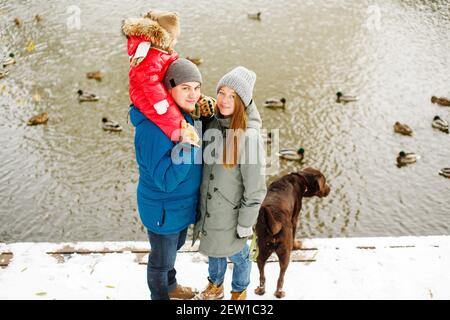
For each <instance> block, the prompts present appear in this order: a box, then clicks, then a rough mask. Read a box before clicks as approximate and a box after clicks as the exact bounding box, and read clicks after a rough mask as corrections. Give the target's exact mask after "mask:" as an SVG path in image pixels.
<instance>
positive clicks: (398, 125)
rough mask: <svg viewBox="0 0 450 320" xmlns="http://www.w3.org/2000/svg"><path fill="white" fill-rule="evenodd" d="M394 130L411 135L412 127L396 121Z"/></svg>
mask: <svg viewBox="0 0 450 320" xmlns="http://www.w3.org/2000/svg"><path fill="white" fill-rule="evenodd" d="M394 131H395V132H397V133H400V134H403V135H405V136H412V134H413V131H412V129H411V128H410V127H409V126H408V125H406V124H402V123H400V122H398V121H397V122H396V123H395V124H394Z"/></svg>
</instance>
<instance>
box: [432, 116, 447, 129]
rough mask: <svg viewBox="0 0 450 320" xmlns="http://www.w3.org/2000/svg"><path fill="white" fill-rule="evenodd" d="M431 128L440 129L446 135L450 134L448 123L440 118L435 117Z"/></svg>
mask: <svg viewBox="0 0 450 320" xmlns="http://www.w3.org/2000/svg"><path fill="white" fill-rule="evenodd" d="M431 126H432V127H433V128H435V129H439V130H441V131H443V132H445V133H448V122H447V121H445V120H443V119H441V117H439V116H435V117H434V118H433V122H432V123H431Z"/></svg>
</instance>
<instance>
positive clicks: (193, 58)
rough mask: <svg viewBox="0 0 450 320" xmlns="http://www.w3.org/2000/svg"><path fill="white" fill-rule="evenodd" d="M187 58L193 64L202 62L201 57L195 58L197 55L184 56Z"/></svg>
mask: <svg viewBox="0 0 450 320" xmlns="http://www.w3.org/2000/svg"><path fill="white" fill-rule="evenodd" d="M186 59H187V60H189V61H190V62H192V63H193V64H195V65H197V66H198V65H200V64H202V63H203V59H202V58H197V57H186Z"/></svg>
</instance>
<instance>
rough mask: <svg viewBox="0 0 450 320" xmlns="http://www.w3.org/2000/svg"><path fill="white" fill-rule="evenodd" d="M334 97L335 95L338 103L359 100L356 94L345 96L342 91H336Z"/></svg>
mask: <svg viewBox="0 0 450 320" xmlns="http://www.w3.org/2000/svg"><path fill="white" fill-rule="evenodd" d="M336 97H337V99H336V102H338V103H347V102H354V101H358V100H359V98H358V97H356V96H348V95H346V96H345V95H344V94H343V93H342V92H338V93H336Z"/></svg>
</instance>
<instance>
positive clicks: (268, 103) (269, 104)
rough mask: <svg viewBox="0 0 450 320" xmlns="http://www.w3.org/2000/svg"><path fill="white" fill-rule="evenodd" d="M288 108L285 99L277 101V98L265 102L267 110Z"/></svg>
mask: <svg viewBox="0 0 450 320" xmlns="http://www.w3.org/2000/svg"><path fill="white" fill-rule="evenodd" d="M285 106H286V99H285V98H281V99H276V98H272V99H268V100H266V101H265V102H264V107H266V108H274V109H275V108H284V107H285Z"/></svg>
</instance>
